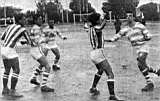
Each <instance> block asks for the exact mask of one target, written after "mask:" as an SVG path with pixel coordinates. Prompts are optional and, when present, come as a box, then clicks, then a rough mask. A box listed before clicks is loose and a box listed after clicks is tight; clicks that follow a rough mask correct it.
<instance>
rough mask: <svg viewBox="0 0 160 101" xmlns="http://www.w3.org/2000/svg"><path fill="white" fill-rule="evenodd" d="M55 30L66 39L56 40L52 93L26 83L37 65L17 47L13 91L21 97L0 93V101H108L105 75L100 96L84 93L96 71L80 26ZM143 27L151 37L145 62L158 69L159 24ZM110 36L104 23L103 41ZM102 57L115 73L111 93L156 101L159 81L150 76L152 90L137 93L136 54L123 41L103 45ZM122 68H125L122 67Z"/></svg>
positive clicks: (137, 100) (129, 100)
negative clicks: (17, 75)
mask: <svg viewBox="0 0 160 101" xmlns="http://www.w3.org/2000/svg"><path fill="white" fill-rule="evenodd" d="M59 27H60V29H61V31H62V32H64V33H63V34H64V35H65V36H67V37H68V40H66V41H62V40H60V39H57V41H58V45H59V47H60V49H61V60H60V65H61V71H58V72H53V71H52V72H51V75H50V79H49V83H48V84H49V85H50V86H52V87H53V88H55V93H41V91H40V89H39V87H35V86H33V85H31V84H30V83H29V80H30V77H31V76H32V69H33V68H32V67H33V66H34V65H38V63H36V61H34V60H33V59H32V57H31V56H30V54H29V47H26V46H20V47H19V48H18V49H17V52H18V53H19V55H20V64H21V73H20V80H19V82H18V85H17V90H18V91H19V92H20V93H22V94H23V95H24V97H23V98H21V99H10V98H4V97H2V96H1V94H0V101H8V100H9V101H12V100H15V101H31V100H32V101H108V100H107V99H108V96H109V94H108V88H107V82H106V80H107V77H106V75H105V74H104V75H103V76H102V79H101V80H100V82H99V84H98V88H99V90H100V91H101V94H100V96H98V97H91V96H90V94H89V93H88V90H89V88H90V86H91V84H92V80H93V76H94V73H95V72H96V68H95V66H94V65H93V63H92V62H91V61H90V58H89V52H90V50H91V47H90V43H89V39H88V33H86V32H85V31H84V30H83V26H81V25H59ZM147 27H148V28H149V30H150V31H151V33H152V34H153V39H152V41H151V42H150V46H151V48H150V54H149V57H148V60H147V62H148V64H150V65H151V66H153V67H154V68H159V63H160V35H159V34H160V23H148V25H147ZM1 32H2V31H1ZM1 32H0V33H1ZM114 33H115V30H114V26H112V25H110V24H107V26H106V28H105V29H104V35H105V38H110V37H112V36H113V35H114ZM105 55H106V57H107V59H108V61H109V62H110V64H111V66H112V68H113V71H114V73H115V80H116V82H115V90H116V94H117V95H118V96H119V97H120V98H122V99H124V100H126V101H160V79H159V77H156V76H154V75H153V74H151V75H152V76H153V81H154V83H155V90H154V91H153V92H146V93H142V92H141V88H142V87H144V85H145V80H144V78H143V76H142V74H141V73H140V72H139V69H138V68H137V66H136V52H135V50H134V49H133V48H132V47H131V46H130V43H129V42H127V40H126V39H125V38H123V39H121V40H119V41H118V42H115V43H105ZM53 60H54V55H53V54H52V53H51V52H50V53H49V55H48V61H49V63H50V64H51V65H52V63H53ZM123 65H125V66H126V67H125V68H124V67H123ZM0 66H1V67H3V64H2V62H0ZM2 73H3V68H0V76H2ZM40 80H41V78H40ZM1 82H2V79H0V91H1V90H2V83H1Z"/></svg>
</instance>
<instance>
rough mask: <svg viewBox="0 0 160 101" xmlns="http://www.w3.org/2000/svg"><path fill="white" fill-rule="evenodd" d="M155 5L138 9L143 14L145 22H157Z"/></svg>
mask: <svg viewBox="0 0 160 101" xmlns="http://www.w3.org/2000/svg"><path fill="white" fill-rule="evenodd" d="M156 5H157V4H154V3H149V4H146V5H143V6H141V7H140V9H141V11H142V12H143V13H144V17H145V19H146V20H158V19H159V13H158V12H157V6H156Z"/></svg>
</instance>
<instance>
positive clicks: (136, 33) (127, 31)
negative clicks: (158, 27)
mask: <svg viewBox="0 0 160 101" xmlns="http://www.w3.org/2000/svg"><path fill="white" fill-rule="evenodd" d="M123 36H127V37H128V40H129V41H130V42H131V45H132V47H134V48H135V49H136V50H137V55H138V57H137V65H138V68H139V70H140V71H141V73H142V74H143V76H144V77H145V79H146V86H145V87H144V88H142V89H141V90H142V91H152V90H153V89H154V84H153V82H152V80H151V78H150V76H149V72H152V73H155V74H157V75H160V70H157V71H156V70H154V69H153V68H151V67H149V66H148V65H147V63H146V59H147V56H148V54H149V44H148V42H149V41H150V40H151V34H150V32H149V31H148V30H147V28H146V27H145V26H144V25H143V24H141V23H140V22H135V21H134V18H133V17H132V16H129V17H128V26H127V27H124V28H123V29H121V30H120V32H119V33H118V34H117V35H115V36H114V37H113V38H112V39H109V40H105V41H107V42H114V41H117V40H118V39H120V38H121V37H123Z"/></svg>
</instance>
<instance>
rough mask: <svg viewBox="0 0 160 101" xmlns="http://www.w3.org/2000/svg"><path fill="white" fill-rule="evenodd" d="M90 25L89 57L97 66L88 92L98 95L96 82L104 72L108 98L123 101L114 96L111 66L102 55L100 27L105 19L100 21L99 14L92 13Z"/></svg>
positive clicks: (102, 43) (102, 45)
mask: <svg viewBox="0 0 160 101" xmlns="http://www.w3.org/2000/svg"><path fill="white" fill-rule="evenodd" d="M88 20H89V22H90V23H91V25H90V26H89V37H90V42H91V46H92V48H93V50H92V51H91V52H90V58H91V60H92V62H93V63H94V64H95V66H96V67H97V70H98V71H97V73H96V74H95V76H94V80H93V83H92V87H91V88H90V93H91V94H92V95H99V94H100V91H99V90H98V89H97V84H98V82H99V80H100V78H101V76H102V74H103V72H105V73H106V76H108V80H107V85H108V90H109V94H110V97H109V100H113V101H123V100H120V99H118V98H117V97H116V95H115V91H114V81H115V80H114V74H113V71H112V68H111V66H110V64H109V62H108V60H107V59H106V57H105V55H104V37H103V33H102V29H103V28H104V27H105V25H106V19H105V18H104V19H103V22H102V23H100V14H98V13H95V12H94V13H92V14H91V15H90V16H89V18H88Z"/></svg>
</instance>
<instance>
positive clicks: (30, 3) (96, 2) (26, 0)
mask: <svg viewBox="0 0 160 101" xmlns="http://www.w3.org/2000/svg"><path fill="white" fill-rule="evenodd" d="M59 1H60V2H61V3H62V5H63V8H64V9H69V2H70V0H59ZM103 1H107V0H89V2H90V3H91V4H92V6H93V7H94V8H95V9H96V11H97V12H99V13H102V10H101V8H102V2H103ZM140 1H141V5H143V4H145V3H146V1H151V0H140ZM152 1H160V0H152ZM4 4H5V5H12V6H13V5H14V6H15V7H20V8H22V9H23V12H25V11H27V10H35V9H36V4H35V0H0V6H3V5H4Z"/></svg>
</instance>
